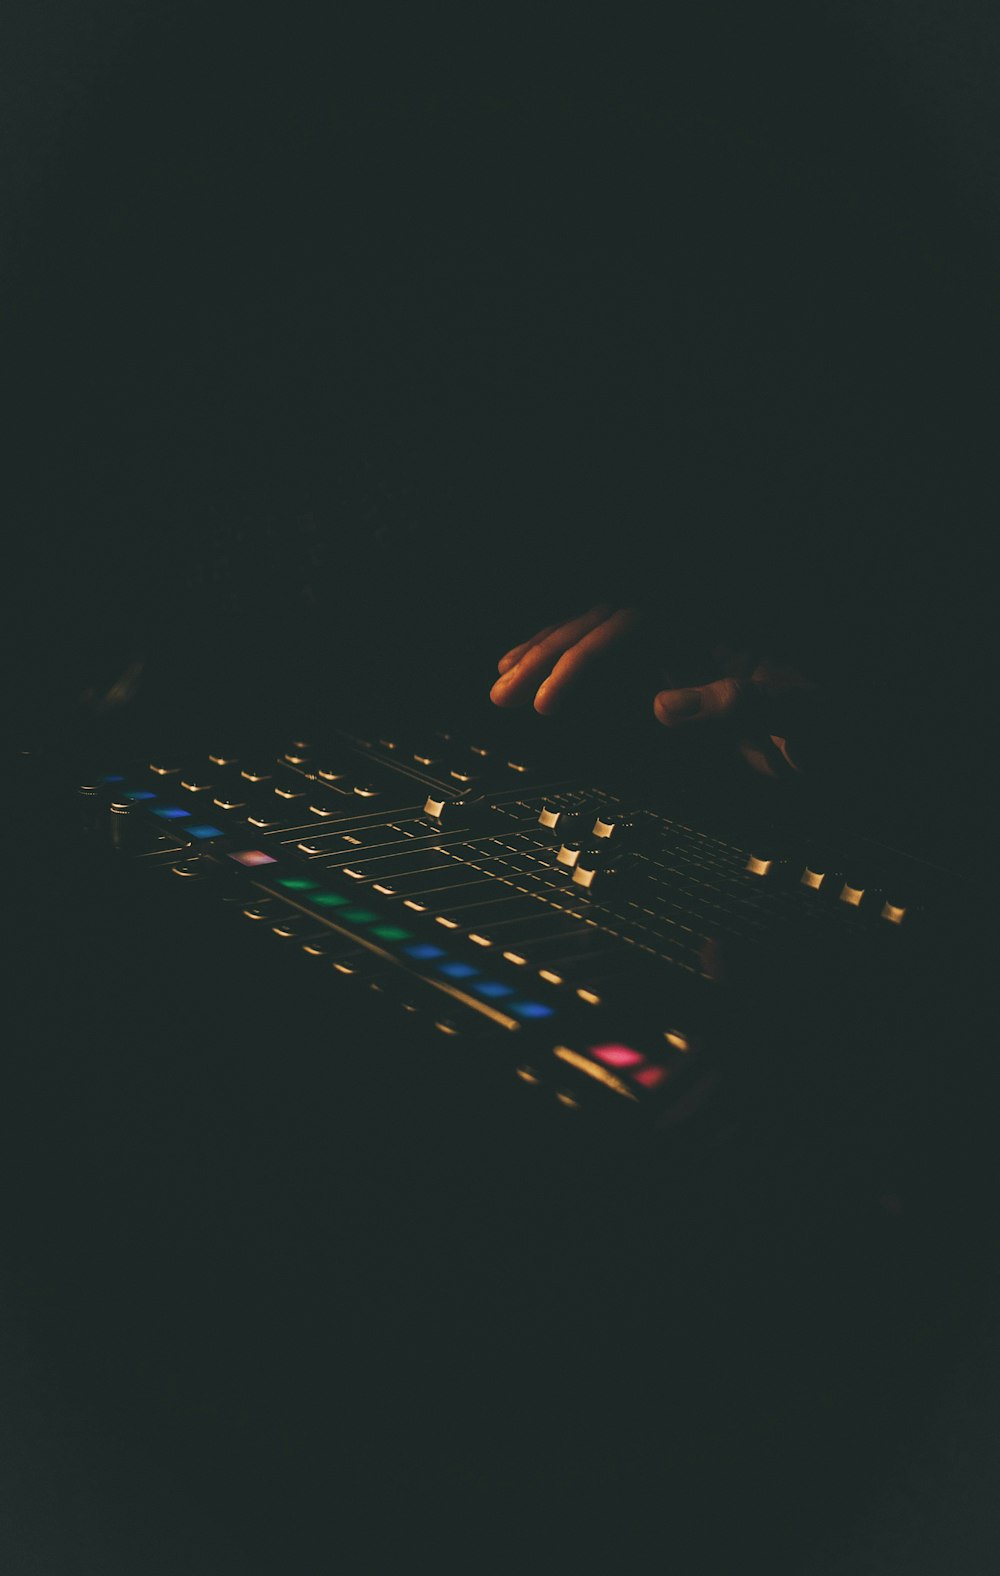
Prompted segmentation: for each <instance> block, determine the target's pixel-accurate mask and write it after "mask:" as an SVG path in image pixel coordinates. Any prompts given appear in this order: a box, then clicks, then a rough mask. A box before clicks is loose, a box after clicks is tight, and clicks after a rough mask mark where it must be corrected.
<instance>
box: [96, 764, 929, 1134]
mask: <svg viewBox="0 0 1000 1576" xmlns="http://www.w3.org/2000/svg"><path fill="white" fill-rule="evenodd" d="M107 764H108V766H109V769H108V770H107V771H103V772H101V773H98V774H96V775H94V776H93V777H92V778H90V779H89V780H88V781H87V782H86V783H84V784H83V785H82V786H81V788H80V794H81V797H82V801H83V804H84V810H85V818H86V821H87V824H88V826H89V827H90V828H91V830H92V831H93V832H95V833H97V832H100V831H102V830H103V831H106V832H107V833H109V835H110V839H111V841H112V843H113V844H114V846H115V848H116V849H117V850H118V851H119V852H120V854H121V855H122V856H125V857H126V858H127V859H129V860H130V861H132V862H134V863H135V865H136V866H137V867H138V868H139V869H141V870H143V871H147V872H150V873H151V874H155V876H156V877H157V879H158V880H160V881H162V882H169V883H171V884H172V885H173V886H174V887H176V888H180V887H181V886H182V885H185V884H186V885H187V886H188V888H190V889H192V890H193V889H195V888H200V889H202V890H204V891H206V892H207V893H211V894H213V895H217V897H218V899H219V901H220V902H221V903H223V904H224V905H226V906H228V908H229V909H230V910H231V911H233V912H236V913H239V914H241V915H242V916H244V920H245V923H246V924H248V925H253V926H254V927H255V928H257V929H258V930H260V931H268V932H270V933H272V934H273V936H274V937H275V938H278V939H280V940H281V941H282V942H283V943H284V945H285V946H286V948H288V949H289V950H295V951H296V952H298V953H299V954H300V956H301V957H302V958H303V959H308V960H310V967H312V968H313V969H315V970H318V971H327V973H328V975H329V979H330V987H331V990H332V989H333V988H334V985H335V983H336V982H337V981H340V982H341V983H344V982H346V981H353V982H354V983H355V984H356V985H359V986H360V987H362V988H363V989H371V990H374V991H376V992H378V993H379V994H380V995H381V996H382V997H383V998H388V999H389V1000H391V1001H393V1002H394V1003H396V1005H397V1006H398V1008H399V1009H400V1012H401V1013H406V1014H413V1015H417V1014H421V1013H424V1014H426V1015H427V1021H428V1022H430V1023H432V1024H433V1025H434V1026H435V1028H436V1029H437V1030H438V1031H440V1033H441V1034H443V1035H446V1036H449V1037H453V1036H463V1037H466V1038H470V1039H471V1040H472V1041H474V1042H478V1041H480V1040H481V1041H483V1042H484V1043H485V1044H486V1045H488V1046H490V1047H492V1048H493V1050H494V1051H495V1052H496V1053H499V1054H500V1055H501V1056H502V1060H503V1064H504V1066H505V1067H507V1068H508V1070H509V1075H511V1076H513V1075H515V1074H516V1076H517V1077H518V1078H519V1079H520V1080H521V1081H522V1082H523V1083H524V1084H525V1085H526V1086H528V1087H529V1088H531V1089H534V1090H535V1091H538V1093H539V1096H540V1097H541V1098H544V1099H546V1100H548V1101H552V1100H553V1099H554V1101H555V1103H557V1104H558V1105H561V1106H563V1107H565V1108H566V1109H569V1110H576V1109H579V1108H581V1107H585V1106H590V1107H593V1106H597V1107H599V1108H600V1107H604V1108H606V1109H607V1110H609V1111H611V1110H614V1109H615V1108H617V1109H619V1110H620V1111H621V1113H622V1114H623V1115H624V1113H626V1112H630V1113H632V1114H633V1115H635V1114H636V1113H639V1114H641V1115H644V1116H646V1117H648V1118H649V1119H650V1120H652V1122H653V1123H654V1124H663V1123H673V1122H676V1121H677V1120H678V1119H679V1118H680V1117H681V1116H683V1115H685V1114H686V1113H687V1112H688V1111H690V1110H692V1109H696V1108H698V1107H699V1106H700V1105H702V1104H703V1103H704V1099H705V1097H706V1095H707V1094H709V1093H710V1092H711V1091H712V1090H714V1089H715V1088H716V1087H717V1085H718V1083H719V1082H720V1075H721V1078H722V1079H723V1080H725V1079H727V1078H732V1077H733V1076H735V1077H739V1076H740V1075H741V1072H742V1071H744V1070H745V1069H746V1067H747V1066H748V1065H752V1066H753V1067H754V1068H755V1069H756V1070H757V1071H759V1069H760V1067H761V1066H762V1065H763V1064H764V1061H765V1060H768V1059H770V1060H772V1061H773V1060H774V1058H775V1057H778V1058H780V1056H781V1055H783V1054H784V1055H786V1056H788V1055H789V1054H795V1053H796V1052H800V1051H801V1046H802V1042H803V1027H804V1025H806V1026H807V1027H808V1040H809V1043H810V1045H811V1046H812V1047H813V1049H814V1050H815V1049H817V1048H819V1049H822V1047H823V1046H824V1045H830V1044H833V1043H835V1042H837V1040H838V1038H839V1040H841V1041H842V1040H843V1026H844V1021H845V1017H844V1007H843V1003H844V1000H845V999H846V998H847V997H848V996H850V997H852V998H853V1002H854V1010H853V1011H852V1012H851V1014H850V1017H851V1018H852V1020H853V1021H854V1022H855V1023H856V1024H857V1023H859V1022H860V1023H861V1025H862V1027H863V1028H864V1029H865V1031H866V1032H868V1033H873V1034H875V1035H876V1036H877V1034H878V1032H879V1031H878V1022H879V1006H880V1004H884V1003H888V1004H889V1005H890V1007H891V1009H892V1010H893V1011H897V1012H898V1004H899V1002H900V1001H901V1000H903V999H904V998H905V997H906V993H907V992H908V991H910V990H911V989H913V988H914V982H915V981H916V980H918V979H919V977H920V975H921V972H922V961H921V960H922V959H924V958H926V955H927V947H928V944H929V943H930V944H931V945H934V946H936V945H938V944H939V943H938V941H937V940H935V939H933V938H935V937H938V936H939V935H940V932H941V931H942V930H943V929H945V928H946V927H947V915H946V912H945V910H946V898H945V889H944V888H943V887H942V884H941V882H940V880H939V878H938V877H937V876H936V875H935V873H934V872H932V871H931V870H929V869H927V868H926V867H923V866H921V865H919V864H917V863H916V862H914V861H910V860H907V859H904V858H902V857H901V856H897V855H890V854H888V853H886V852H885V851H883V850H881V849H878V848H876V847H874V846H870V845H868V846H866V845H863V844H861V843H858V842H856V841H852V840H851V839H829V840H825V841H816V840H815V839H812V838H808V837H804V836H802V835H799V834H796V835H791V834H789V833H781V832H774V831H771V832H763V833H760V834H758V835H757V836H756V840H755V841H751V840H750V839H749V838H747V837H746V836H730V837H726V836H723V835H716V834H715V833H714V832H708V831H706V830H702V829H699V828H697V827H695V826H693V825H691V824H689V822H688V819H687V817H686V816H681V817H678V816H677V814H676V811H675V812H674V813H670V812H671V807H670V806H666V807H664V806H661V805H658V804H654V803H652V802H646V801H645V800H644V801H643V802H639V803H636V802H630V801H629V800H628V799H627V798H626V796H625V795H624V794H623V793H622V791H621V790H620V789H617V790H612V789H610V788H606V787H603V786H602V785H600V784H598V783H590V782H585V781H584V782H581V781H579V780H572V781H566V780H565V779H560V778H559V777H558V776H557V775H556V774H554V773H552V772H549V771H546V770H544V769H542V768H539V767H536V766H533V765H532V764H531V763H530V762H528V761H525V760H521V759H513V758H509V755H508V753H507V751H506V750H503V749H497V748H495V747H493V746H490V745H487V744H479V743H477V742H475V741H473V742H469V741H468V740H464V739H460V738H459V737H458V736H456V735H454V734H450V733H430V734H428V735H416V736H412V737H407V736H405V735H404V734H403V733H397V734H393V735H392V736H387V737H383V738H371V739H368V738H360V737H357V736H354V735H350V734H347V733H341V734H336V735H334V736H332V737H331V738H329V739H327V740H325V741H323V740H311V739H302V738H300V739H295V740H285V741H280V742H279V743H278V744H277V745H274V744H272V745H261V744H260V743H258V745H257V747H256V748H254V749H252V750H251V749H245V748H243V747H242V746H241V745H233V746H231V747H230V746H225V747H223V746H222V745H220V744H218V743H216V745H214V746H211V745H210V746H209V747H207V748H206V749H204V750H203V751H193V752H191V753H190V754H187V753H177V754H163V755H154V756H153V757H152V758H148V759H141V760H138V761H131V762H130V761H124V762H113V761H112V762H108V763H107ZM112 767H113V768H114V769H110V768H112ZM818 1001H822V1002H823V1003H824V1004H825V1005H824V1009H823V1010H822V1011H819V1012H818V1011H817V1010H816V1004H817V1002H818ZM861 1004H863V1009H862V1010H859V1009H861ZM858 1032H860V1031H858ZM852 1033H855V1037H856V1032H855V1031H852ZM494 1059H495V1058H494Z"/></svg>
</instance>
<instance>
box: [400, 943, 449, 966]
mask: <svg viewBox="0 0 1000 1576" xmlns="http://www.w3.org/2000/svg"><path fill="white" fill-rule="evenodd" d="M403 951H404V952H405V953H406V955H407V957H408V958H419V959H420V961H421V962H423V961H424V960H425V959H429V958H443V957H444V955H445V951H444V948H443V947H432V946H431V944H430V942H429V941H420V942H418V943H417V945H416V946H413V947H404V948H403Z"/></svg>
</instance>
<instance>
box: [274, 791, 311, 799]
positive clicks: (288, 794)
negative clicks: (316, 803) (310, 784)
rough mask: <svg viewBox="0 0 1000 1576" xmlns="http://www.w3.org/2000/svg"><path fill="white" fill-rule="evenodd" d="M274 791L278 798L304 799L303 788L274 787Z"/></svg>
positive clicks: (304, 792)
mask: <svg viewBox="0 0 1000 1576" xmlns="http://www.w3.org/2000/svg"><path fill="white" fill-rule="evenodd" d="M274 791H275V793H276V794H277V796H278V798H279V799H286V800H289V799H304V798H305V796H306V791H305V789H304V788H276V789H275V790H274Z"/></svg>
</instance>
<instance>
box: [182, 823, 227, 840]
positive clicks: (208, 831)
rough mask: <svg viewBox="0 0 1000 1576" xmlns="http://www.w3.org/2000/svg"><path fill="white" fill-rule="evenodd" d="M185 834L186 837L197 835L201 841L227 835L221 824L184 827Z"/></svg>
mask: <svg viewBox="0 0 1000 1576" xmlns="http://www.w3.org/2000/svg"><path fill="white" fill-rule="evenodd" d="M184 835H185V836H186V837H197V838H198V840H199V841H200V842H207V841H208V840H209V839H210V838H213V837H223V836H225V834H224V832H223V830H222V828H221V826H205V825H201V826H186V827H185V828H184Z"/></svg>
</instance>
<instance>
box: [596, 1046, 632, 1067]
mask: <svg viewBox="0 0 1000 1576" xmlns="http://www.w3.org/2000/svg"><path fill="white" fill-rule="evenodd" d="M589 1049H590V1054H591V1056H596V1057H597V1060H598V1061H599V1062H603V1063H604V1065H605V1067H641V1066H642V1063H643V1062H644V1061H645V1060H646V1058H645V1056H643V1054H642V1052H641V1051H637V1050H635V1049H634V1047H633V1046H631V1045H591V1046H590V1047H589Z"/></svg>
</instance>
